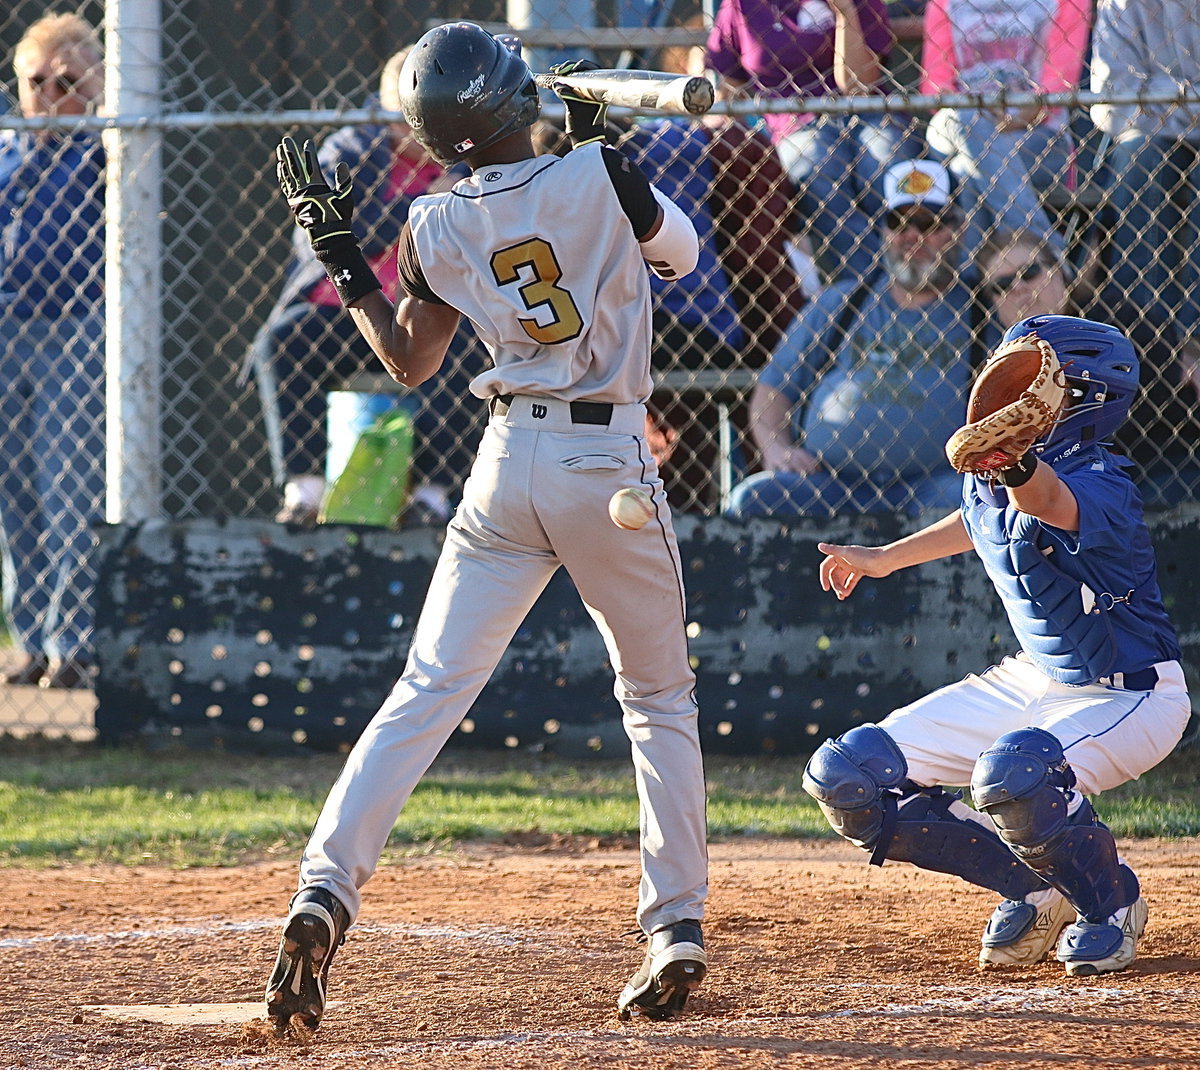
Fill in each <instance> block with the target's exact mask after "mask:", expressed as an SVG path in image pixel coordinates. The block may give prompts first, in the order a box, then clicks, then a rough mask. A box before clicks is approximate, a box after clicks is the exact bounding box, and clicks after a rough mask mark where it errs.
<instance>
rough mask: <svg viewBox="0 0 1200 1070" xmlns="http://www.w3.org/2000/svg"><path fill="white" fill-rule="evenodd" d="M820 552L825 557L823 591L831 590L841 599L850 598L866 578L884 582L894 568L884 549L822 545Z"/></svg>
mask: <svg viewBox="0 0 1200 1070" xmlns="http://www.w3.org/2000/svg"><path fill="white" fill-rule="evenodd" d="M817 549H818V550H820V551H821V553H823V554H824V555H825V559H824V560H823V561H822V562H821V590H823V591H832V592H833V593H834V594H836V595H837V596H838V599H839V600H845V599H847V598H849V597H850V595H851V593H852V592H853V590H854V588H855V587H857V586H858V581H859V580H861V579H862V578H863V577H864V576H870V577H871V578H872V579H883V577H884V576H890V575H891V574H892V572H893V571H894V569H893V568H892V567H891V565H889V564H888V563H887V552H886V549H885V548H884V547H882V546H837V545H835V544H834V543H828V542H819V543H817Z"/></svg>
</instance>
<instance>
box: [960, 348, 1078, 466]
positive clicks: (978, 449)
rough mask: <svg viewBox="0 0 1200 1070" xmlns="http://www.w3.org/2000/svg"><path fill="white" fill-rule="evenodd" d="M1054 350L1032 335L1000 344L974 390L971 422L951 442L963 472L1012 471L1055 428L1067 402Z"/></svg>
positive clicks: (970, 414) (1060, 370) (976, 382)
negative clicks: (1055, 422) (1039, 440)
mask: <svg viewBox="0 0 1200 1070" xmlns="http://www.w3.org/2000/svg"><path fill="white" fill-rule="evenodd" d="M1066 398H1067V390H1066V379H1065V377H1064V376H1063V373H1062V367H1061V365H1060V364H1059V362H1058V356H1057V355H1056V354H1055V352H1054V347H1053V346H1051V345H1050V343H1049V342H1046V341H1043V340H1042V339H1040V338H1038V336H1037V335H1036V334H1027V335H1025V336H1024V337H1022V338H1014V339H1013V340H1012V341H1011V342H1005V343H1004V344H1003V345H1001V346H1000V347H999V348H998V349H997V350H996V351H995V352H994V353H993V354H992V355H991V356H990V357H989V358H988V360H987V363H986V364H984V366H983V370H982V371H981V372H980V375H979V378H978V379H976V380H975V385H974V386H973V387H972V388H971V397H970V400H969V401H968V402H967V422H966V423H965V424H964V425H963V426H962V427H960V428H959V429H958V430H957V431H955V432H954V434H953V435H951V436H950V438H949V440H948V441H947V442H946V457H947V458H948V459H949V461H950V464H951V465H952V466H953V467H954V468H955V469H956V470H957V471H959V472H964V473H973V474H975V475H992V474H994V473H996V472H998V471H1002V470H1005V469H1009V468H1012V467H1013V466H1014V465H1015V464H1017V462H1018V461H1020V460H1021V458H1022V457H1024V456H1025V454H1026V453H1028V452H1029V450H1030V447H1032V446H1033V444H1034V443H1035V442H1037V440H1038V439H1040V438H1042V437H1043V436H1044V435H1045V434H1046V432H1048V431H1049V430H1050V428H1051V427H1053V426H1054V421H1055V420H1057V419H1058V414H1059V413H1060V412H1062V408H1063V405H1064V404H1065V402H1066Z"/></svg>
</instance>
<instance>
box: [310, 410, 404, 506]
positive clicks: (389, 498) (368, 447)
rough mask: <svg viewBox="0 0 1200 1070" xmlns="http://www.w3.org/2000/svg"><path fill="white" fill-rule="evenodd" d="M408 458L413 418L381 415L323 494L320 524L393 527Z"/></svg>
mask: <svg viewBox="0 0 1200 1070" xmlns="http://www.w3.org/2000/svg"><path fill="white" fill-rule="evenodd" d="M412 453H413V418H412V414H411V413H409V412H406V411H405V410H404V409H395V410H393V411H391V412H385V413H384V414H383V415H382V416H380V417H379V419H377V420H376V421H375V422H374V423H373V424H372V425H371V426H370V427H368V428H367V430H365V431H363V432H362V434H360V435H359V436H358V441H357V442H355V443H354V449H353V450H351V451H350V459H349V460H348V461H347V462H346V467H345V469H344V470H343V471H342V474H341V475H340V476H338V477H337V479H335V480H334V481H333V484H332V486H330V488H329V490H328V491H327V492H326V494H325V501H324V503H323V504H322V506H321V515H320V518H319V519H320V522H321V523H322V524H374V525H375V526H377V527H395V526H396V524H397V522H398V521H399V519H400V514H401V513H402V512H403V511H404V507H405V506H406V505H407V504H408V493H409V475H410V469H411V467H412Z"/></svg>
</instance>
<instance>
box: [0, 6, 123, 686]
mask: <svg viewBox="0 0 1200 1070" xmlns="http://www.w3.org/2000/svg"><path fill="white" fill-rule="evenodd" d="M13 69H14V71H15V73H16V76H17V86H18V88H17V93H18V100H19V102H20V109H21V114H22V115H23V116H25V117H26V118H31V119H36V118H42V117H47V118H51V117H57V116H80V115H85V114H88V113H90V112H93V111H94V110H95V108H96V105H97V104H98V102H99V101H100V99H101V97H102V95H103V91H104V68H103V60H102V51H101V45H100V39H99V36H98V34H97V33H96V31H95V29H94V28H93V27H92V26H91V25H89V24H88V23H87V22H85V21H84V20H83V19H82V18H79V17H78V16H76V15H47V16H45V17H44V18H41V19H38V20H37V21H36V22H34V23H33V24H31V25H30V26H29V28H28V29H27V31H26V32H25V35H24V36H23V37H22V38H21V40H20V42H19V43H18V44H17V47H16V50H15V52H14V56H13ZM104 168H105V161H104V151H103V148H102V147H101V144H100V135H99V134H98V133H97V132H95V131H85V130H38V129H30V130H6V131H2V132H0V250H2V252H0V384H2V389H0V526H2V528H3V539H2V540H0V542H2V544H3V545H2V549H3V562H4V583H3V587H4V608H5V613H6V616H7V622H8V628H9V632H10V634H11V636H12V637H13V640H14V642H15V644H16V646H17V647H18V649H19V650H20V652H21V654H22V655H23V659H22V661H21V663H20V664H19V665H18V666H17V667H16V668H15V669H14V670H13V671H11V672H10V673H8V674H7V675H6V676H5V678H4V679H5V682H6V683H8V684H41V686H43V687H62V688H73V687H82V686H86V684H87V683H88V678H89V670H90V664H91V660H92V658H91V636H92V609H91V600H92V593H93V587H94V585H95V575H94V573H93V570H92V564H91V554H92V550H93V538H92V532H91V527H92V525H93V524H95V523H97V522H99V521H101V520H103V519H104V448H105V447H104V307H103V301H104V225H103V219H104Z"/></svg>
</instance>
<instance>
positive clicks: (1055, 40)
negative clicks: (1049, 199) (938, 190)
mask: <svg viewBox="0 0 1200 1070" xmlns="http://www.w3.org/2000/svg"><path fill="white" fill-rule="evenodd" d="M1090 22H1091V5H1090V0H929V2H928V4H927V6H926V9H925V40H924V47H923V59H922V66H923V67H924V71H925V77H924V79H923V82H922V85H921V90H922V92H924V93H931V94H933V93H980V94H995V93H997V92H1000V91H1003V92H1008V93H1029V92H1042V93H1057V92H1064V91H1067V90H1071V89H1075V88H1077V87H1078V85H1079V79H1080V76H1081V75H1082V73H1083V63H1084V58H1085V56H1086V53H1087V45H1088V29H1089V25H1090ZM926 136H927V138H928V140H929V145H930V147H931V148H933V149H934V151H935V152H939V153H941V154H942V155H943V157H944V158H945V160H946V162H947V165H948V166H949V167H950V169H951V171H952V172H954V174H955V175H957V176H959V177H960V178H961V179H964V180H966V183H967V185H968V188H969V189H970V190H971V192H972V193H973V195H974V198H975V199H976V200H977V202H978V205H979V206H980V208H982V210H983V212H984V216H983V218H982V219H981V220H980V221H979V222H980V224H981V229H982V230H983V231H984V232H985V233H986V231H987V230H988V229H990V227H992V226H1003V227H1005V228H1006V229H1009V230H1031V231H1033V232H1034V233H1036V234H1038V235H1039V237H1041V239H1042V240H1043V241H1045V242H1046V244H1047V245H1048V246H1049V247H1050V248H1051V249H1053V250H1054V252H1055V253H1056V255H1057V254H1061V253H1062V251H1063V244H1064V243H1063V239H1062V236H1061V235H1060V234H1058V233H1057V231H1055V229H1054V227H1053V226H1052V224H1051V222H1050V219H1049V217H1048V216H1047V214H1046V212H1045V211H1044V210H1043V209H1042V206H1041V202H1040V199H1039V195H1038V191H1039V190H1045V189H1048V188H1052V187H1054V186H1056V185H1066V186H1068V187H1071V188H1073V186H1074V183H1075V172H1074V160H1075V147H1074V142H1073V140H1072V138H1071V132H1070V129H1069V127H1068V123H1067V112H1066V109H1065V108H1062V107H1057V108H1042V107H1039V106H1038V105H1036V104H1031V105H1025V106H1021V107H1006V108H999V107H997V108H987V109H980V108H940V109H939V110H938V111H936V112H935V113H934V114H933V117H932V118H931V119H930V121H929V127H928V130H927V131H926ZM972 211H974V209H972Z"/></svg>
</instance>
